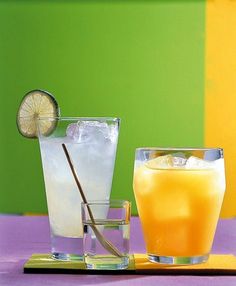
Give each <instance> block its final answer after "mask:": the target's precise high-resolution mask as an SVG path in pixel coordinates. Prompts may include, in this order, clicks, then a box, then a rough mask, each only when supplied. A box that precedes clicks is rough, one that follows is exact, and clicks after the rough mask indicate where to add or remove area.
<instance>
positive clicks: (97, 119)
mask: <svg viewBox="0 0 236 286" xmlns="http://www.w3.org/2000/svg"><path fill="white" fill-rule="evenodd" d="M41 120H42V121H43V120H48V121H54V120H59V121H69V120H71V121H75V120H77V121H79V120H84V121H114V122H119V121H120V118H119V117H106V116H101V117H89V116H88V117H79V116H42V117H38V118H37V121H41Z"/></svg>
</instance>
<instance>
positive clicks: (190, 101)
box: [0, 0, 205, 213]
mask: <svg viewBox="0 0 236 286" xmlns="http://www.w3.org/2000/svg"><path fill="white" fill-rule="evenodd" d="M204 33H205V1H135V0H134V1H112V0H111V1H79V0H78V1H65V2H63V1H19V0H18V1H2V0H0V86H1V93H0V94H1V104H0V116H1V121H0V128H1V129H0V134H1V140H0V145H1V148H0V155H1V164H0V168H1V170H0V171H1V190H0V212H46V200H45V194H44V185H43V175H42V168H41V162H40V154H39V146H38V142H37V140H27V139H25V138H23V137H21V136H20V135H19V134H18V132H17V129H16V124H15V117H16V112H17V108H18V106H19V103H20V101H21V98H22V96H23V95H24V94H25V93H26V92H27V91H29V90H31V89H35V88H41V89H45V90H48V91H50V92H51V93H53V94H54V95H55V97H56V98H57V101H58V102H59V105H60V107H61V113H62V115H64V116H117V117H120V118H121V120H122V122H121V129H120V138H119V145H118V152H117V160H116V167H115V173H114V181H113V190H112V196H113V198H125V199H129V200H132V201H133V213H136V207H135V202H134V196H133V191H132V176H133V162H134V152H135V148H136V147H139V146H176V147H177V146H203V109H204V44H205V43H204V41H205V39H204V36H205V34H204Z"/></svg>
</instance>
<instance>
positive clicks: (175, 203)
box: [133, 148, 225, 264]
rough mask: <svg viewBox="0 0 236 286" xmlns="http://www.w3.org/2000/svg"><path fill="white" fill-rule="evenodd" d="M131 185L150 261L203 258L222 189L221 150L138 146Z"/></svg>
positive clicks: (188, 261) (178, 261) (187, 261)
mask: <svg viewBox="0 0 236 286" xmlns="http://www.w3.org/2000/svg"><path fill="white" fill-rule="evenodd" d="M133 187H134V193H135V198H136V203H137V207H138V213H139V216H140V219H141V224H142V229H143V234H144V239H145V243H146V249H147V254H148V258H149V260H150V261H152V262H159V263H167V264H194V263H201V262H204V261H206V260H207V259H208V256H209V253H210V251H211V247H212V243H213V238H214V234H215V230H216V225H217V221H218V218H219V214H220V209H221V205H222V201H223V197H224V192H225V175H224V156H223V150H222V149H220V148H209V149H197V148H138V149H136V155H135V167H134V180H133Z"/></svg>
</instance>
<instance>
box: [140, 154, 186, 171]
mask: <svg viewBox="0 0 236 286" xmlns="http://www.w3.org/2000/svg"><path fill="white" fill-rule="evenodd" d="M186 161H187V160H186V159H185V158H183V157H176V156H172V155H164V156H160V157H157V158H155V159H152V160H149V161H148V162H147V163H146V166H147V167H149V168H152V169H174V168H183V167H184V166H185V163H186Z"/></svg>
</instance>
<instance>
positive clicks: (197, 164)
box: [186, 156, 214, 169]
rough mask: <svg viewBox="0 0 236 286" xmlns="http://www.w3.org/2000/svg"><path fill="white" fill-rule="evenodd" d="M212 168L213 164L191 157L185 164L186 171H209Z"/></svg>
mask: <svg viewBox="0 0 236 286" xmlns="http://www.w3.org/2000/svg"><path fill="white" fill-rule="evenodd" d="M209 168H214V162H209V161H205V160H203V159H200V158H197V157H194V156H191V157H189V158H188V160H187V162H186V169H209Z"/></svg>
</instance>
